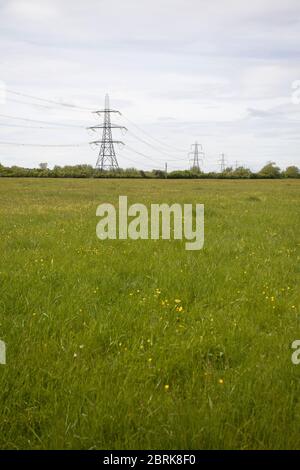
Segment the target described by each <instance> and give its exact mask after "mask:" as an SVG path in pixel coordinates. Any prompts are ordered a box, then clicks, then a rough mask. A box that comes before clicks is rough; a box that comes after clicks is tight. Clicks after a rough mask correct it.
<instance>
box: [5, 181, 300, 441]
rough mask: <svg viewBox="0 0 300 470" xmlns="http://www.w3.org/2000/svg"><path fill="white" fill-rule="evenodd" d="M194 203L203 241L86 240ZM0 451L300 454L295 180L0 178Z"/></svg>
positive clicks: (299, 185) (299, 210) (298, 190)
mask: <svg viewBox="0 0 300 470" xmlns="http://www.w3.org/2000/svg"><path fill="white" fill-rule="evenodd" d="M119 195H127V196H128V200H129V202H130V203H131V204H132V203H135V202H140V203H143V204H146V205H150V203H162V202H166V203H173V202H178V203H193V204H195V203H204V204H205V243H204V248H203V249H202V250H200V251H190V252H189V251H186V250H185V249H184V243H185V242H184V241H180V240H176V241H174V240H171V241H168V240H158V241H154V240H137V241H133V240H105V241H100V240H99V239H98V238H97V237H96V224H97V221H98V219H97V217H96V208H97V206H98V204H100V203H103V202H111V203H114V204H116V205H117V202H118V197H119ZM0 202H1V204H0V232H1V237H0V244H1V259H0V339H1V340H4V341H5V343H6V347H7V364H6V365H0V448H1V449H143V448H145V449H283V448H286V449H296V448H298V449H299V448H300V365H299V366H296V365H293V364H292V362H291V354H292V349H291V344H292V342H293V341H294V340H295V339H300V322H299V318H300V311H299V309H300V290H299V272H300V270H299V232H300V217H299V216H300V180H274V181H272V180H258V181H251V180H250V181H244V180H243V181H241V180H240V181H233V180H230V181H224V180H217V181H212V180H192V181H189V180H173V181H169V180H166V181H165V180H94V179H82V180H74V179H30V178H28V179H22V178H15V179H9V178H7V179H6V178H0Z"/></svg>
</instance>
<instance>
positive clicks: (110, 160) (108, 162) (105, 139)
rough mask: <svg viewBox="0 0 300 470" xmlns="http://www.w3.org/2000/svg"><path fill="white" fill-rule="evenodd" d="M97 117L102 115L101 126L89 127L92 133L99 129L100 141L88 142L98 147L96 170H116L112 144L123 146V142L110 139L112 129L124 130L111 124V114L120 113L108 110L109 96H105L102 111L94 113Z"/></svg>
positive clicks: (116, 165)
mask: <svg viewBox="0 0 300 470" xmlns="http://www.w3.org/2000/svg"><path fill="white" fill-rule="evenodd" d="M94 113H95V114H97V115H98V116H101V115H102V114H103V115H104V118H103V124H100V125H97V126H92V127H89V128H88V129H91V130H92V131H94V132H97V131H98V130H100V129H103V131H102V139H101V140H94V141H93V142H90V144H91V145H97V146H100V151H99V155H98V158H97V162H96V168H97V169H100V170H101V171H103V170H106V169H108V170H116V169H118V168H119V165H118V160H117V157H116V152H115V147H114V144H121V145H125V144H124V142H122V141H120V140H113V138H112V129H125V130H127V129H126V127H124V126H118V125H116V124H111V113H116V114H121V113H120V111H117V110H116V109H110V107H109V96H108V95H106V96H105V107H104V109H103V110H100V111H94Z"/></svg>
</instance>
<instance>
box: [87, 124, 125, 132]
mask: <svg viewBox="0 0 300 470" xmlns="http://www.w3.org/2000/svg"><path fill="white" fill-rule="evenodd" d="M107 127H108V126H105V125H103V124H100V125H99V126H90V127H87V129H88V130H89V129H91V130H92V131H95V130H97V129H106V128H107ZM109 127H110V128H111V129H125V130H126V131H128V129H127V127H125V126H117V125H114V124H111V125H110V126H109Z"/></svg>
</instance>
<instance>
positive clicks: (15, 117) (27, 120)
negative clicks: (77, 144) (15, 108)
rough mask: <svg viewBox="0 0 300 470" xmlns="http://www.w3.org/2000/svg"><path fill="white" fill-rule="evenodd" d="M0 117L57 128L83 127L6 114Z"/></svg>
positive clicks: (81, 127)
mask: <svg viewBox="0 0 300 470" xmlns="http://www.w3.org/2000/svg"><path fill="white" fill-rule="evenodd" d="M0 117H3V118H6V119H15V120H18V121H25V122H36V123H39V124H51V125H55V126H58V127H74V128H77V129H79V128H80V129H83V128H84V126H79V125H76V124H63V123H57V124H56V123H55V122H51V121H40V120H38V119H29V118H23V117H20V116H9V115H7V114H0Z"/></svg>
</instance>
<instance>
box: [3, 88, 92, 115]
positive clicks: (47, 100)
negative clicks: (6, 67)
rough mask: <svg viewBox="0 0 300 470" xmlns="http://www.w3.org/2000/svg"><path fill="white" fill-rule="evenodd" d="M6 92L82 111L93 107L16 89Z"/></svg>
mask: <svg viewBox="0 0 300 470" xmlns="http://www.w3.org/2000/svg"><path fill="white" fill-rule="evenodd" d="M5 91H6V93H11V94H13V95H18V96H24V98H31V99H34V100H38V101H43V102H45V103H51V104H56V105H59V106H65V107H67V108H72V109H80V110H81V111H83V110H84V111H92V109H91V108H87V107H84V106H77V105H75V104H71V103H64V102H60V101H55V100H49V99H46V98H40V97H37V96H33V95H27V94H26V93H21V92H19V91H14V90H5ZM25 104H28V103H25Z"/></svg>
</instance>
